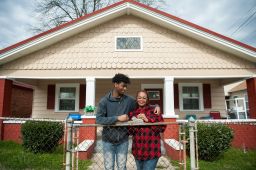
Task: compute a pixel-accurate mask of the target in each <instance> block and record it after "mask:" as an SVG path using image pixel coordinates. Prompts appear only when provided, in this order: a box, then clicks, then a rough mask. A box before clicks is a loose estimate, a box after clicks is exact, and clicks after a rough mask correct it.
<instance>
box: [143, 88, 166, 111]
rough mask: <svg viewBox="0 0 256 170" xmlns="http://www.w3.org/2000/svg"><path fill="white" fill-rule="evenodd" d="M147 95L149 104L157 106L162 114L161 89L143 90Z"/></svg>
mask: <svg viewBox="0 0 256 170" xmlns="http://www.w3.org/2000/svg"><path fill="white" fill-rule="evenodd" d="M145 90H146V91H147V93H148V98H149V104H152V105H154V104H158V105H159V106H160V108H161V111H162V112H163V89H145Z"/></svg>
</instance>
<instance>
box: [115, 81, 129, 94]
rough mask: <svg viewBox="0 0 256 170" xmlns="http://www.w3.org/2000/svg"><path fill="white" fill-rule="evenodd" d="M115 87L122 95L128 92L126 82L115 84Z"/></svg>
mask: <svg viewBox="0 0 256 170" xmlns="http://www.w3.org/2000/svg"><path fill="white" fill-rule="evenodd" d="M114 86H115V89H116V92H117V93H118V94H121V95H123V94H124V93H125V91H126V90H127V84H126V83H124V82H121V83H115V84H114Z"/></svg>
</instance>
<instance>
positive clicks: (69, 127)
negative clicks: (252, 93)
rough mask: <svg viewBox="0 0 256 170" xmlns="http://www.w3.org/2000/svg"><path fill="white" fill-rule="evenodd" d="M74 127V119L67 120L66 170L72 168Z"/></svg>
mask: <svg viewBox="0 0 256 170" xmlns="http://www.w3.org/2000/svg"><path fill="white" fill-rule="evenodd" d="M72 126H73V119H72V118H68V119H67V148H66V170H70V168H71V152H72V150H71V147H72Z"/></svg>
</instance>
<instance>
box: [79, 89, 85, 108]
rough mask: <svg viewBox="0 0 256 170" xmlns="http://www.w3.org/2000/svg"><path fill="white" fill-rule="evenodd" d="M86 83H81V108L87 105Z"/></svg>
mask: <svg viewBox="0 0 256 170" xmlns="http://www.w3.org/2000/svg"><path fill="white" fill-rule="evenodd" d="M85 89H86V85H85V84H80V94H79V109H83V108H84V106H85Z"/></svg>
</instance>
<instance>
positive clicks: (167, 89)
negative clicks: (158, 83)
mask: <svg viewBox="0 0 256 170" xmlns="http://www.w3.org/2000/svg"><path fill="white" fill-rule="evenodd" d="M173 85H174V77H171V76H170V77H165V79H164V115H165V116H174V115H175V111H174V89H173Z"/></svg>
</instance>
